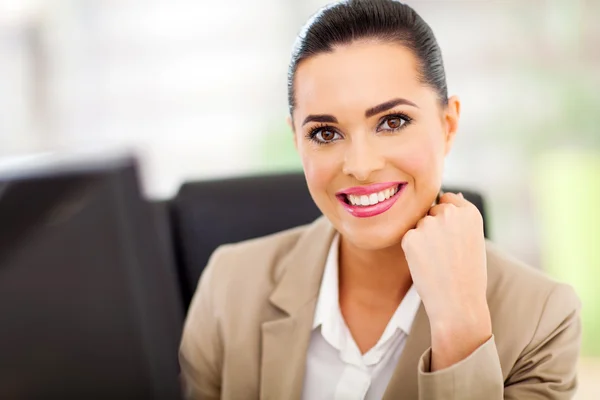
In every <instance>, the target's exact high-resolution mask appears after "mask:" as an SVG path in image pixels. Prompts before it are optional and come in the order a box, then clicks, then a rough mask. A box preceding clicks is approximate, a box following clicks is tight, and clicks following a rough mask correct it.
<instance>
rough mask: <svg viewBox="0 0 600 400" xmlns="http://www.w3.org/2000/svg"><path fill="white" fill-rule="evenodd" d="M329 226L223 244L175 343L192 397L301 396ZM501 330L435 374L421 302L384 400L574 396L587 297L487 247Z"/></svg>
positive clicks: (492, 303)
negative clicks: (581, 314)
mask: <svg viewBox="0 0 600 400" xmlns="http://www.w3.org/2000/svg"><path fill="white" fill-rule="evenodd" d="M333 235H334V229H333V227H332V226H331V224H330V223H329V221H328V220H326V219H325V218H324V217H321V218H319V219H317V220H316V221H315V222H314V223H312V224H310V225H308V226H305V227H299V228H295V229H292V230H288V231H284V232H280V233H277V234H274V235H271V236H267V237H263V238H259V239H253V240H250V241H246V242H242V243H238V244H232V245H225V246H222V247H220V248H219V249H217V250H216V251H215V253H214V254H213V255H212V257H211V259H210V261H209V264H208V266H207V268H206V270H205V272H204V273H203V275H202V278H201V279H200V283H199V286H198V289H197V291H196V294H195V296H194V299H193V301H192V304H191V307H190V310H189V313H188V316H187V320H186V323H185V327H184V333H183V338H182V342H181V348H180V364H181V371H182V379H183V383H184V386H185V391H186V395H187V398H190V399H219V398H221V399H232V400H233V399H236V400H237V399H240V400H242V399H243V400H247V399H265V400H266V399H268V400H288V399H299V398H300V397H301V394H302V387H303V381H304V371H305V360H306V353H307V349H308V344H309V339H310V334H311V328H312V322H313V314H314V310H315V305H316V301H317V295H318V292H319V287H320V282H321V276H322V274H323V270H324V266H325V259H326V257H327V253H328V250H329V246H330V243H331V240H332V238H333ZM487 246H488V248H487V261H488V281H489V283H488V295H487V297H488V302H489V307H490V311H491V315H492V323H493V334H494V336H493V337H492V339H490V340H489V341H488V342H487V343H486V344H484V345H482V346H481V347H480V348H479V349H477V350H476V351H475V352H474V353H473V354H471V355H470V356H469V357H468V358H467V359H465V360H463V361H461V362H459V363H458V364H456V365H454V366H452V367H450V368H447V369H445V370H442V371H437V372H434V373H429V371H428V370H427V368H428V365H429V357H430V351H431V349H430V346H431V342H430V340H431V338H430V328H429V320H428V318H427V314H426V312H425V310H424V308H423V305H421V307H420V309H419V311H418V312H417V315H416V317H415V321H414V324H413V326H412V329H411V332H410V335H409V337H408V339H407V343H406V347H405V348H404V352H403V353H402V356H401V358H400V360H399V362H398V365H397V367H396V369H395V372H394V375H393V376H392V378H391V381H390V383H389V385H388V388H387V391H386V393H385V396H384V399H386V400H387V399H422V400H424V399H461V400H470V399H473V400H475V399H477V400H481V399H486V400H488V399H503V398H504V399H570V398H572V397H573V395H574V391H575V387H576V363H577V358H578V352H579V343H580V333H581V325H580V319H579V309H580V302H579V300H578V298H577V296H576V295H575V293H574V291H573V290H572V289H571V288H570V287H569V286H567V285H564V284H560V283H557V282H554V281H552V280H550V279H549V278H547V277H546V276H544V275H543V274H542V273H540V272H538V271H536V270H534V269H532V268H529V267H527V266H525V265H523V264H521V263H519V262H517V261H515V260H513V259H511V258H508V257H507V256H505V255H504V254H502V253H501V252H499V251H498V250H497V249H496V248H494V246H493V245H491V244H490V243H488V244H487Z"/></svg>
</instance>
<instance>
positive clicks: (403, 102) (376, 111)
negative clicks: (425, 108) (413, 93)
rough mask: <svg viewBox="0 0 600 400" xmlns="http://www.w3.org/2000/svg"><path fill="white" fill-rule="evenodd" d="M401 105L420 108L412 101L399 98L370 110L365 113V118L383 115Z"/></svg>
mask: <svg viewBox="0 0 600 400" xmlns="http://www.w3.org/2000/svg"><path fill="white" fill-rule="evenodd" d="M399 105H406V106H412V107H416V108H419V106H417V105H416V104H415V103H413V102H412V101H410V100H406V99H402V98H397V99H392V100H389V101H386V102H385V103H381V104H379V105H377V106H375V107H371V108H369V109H368V110H367V111H365V117H367V118H370V117H372V116H374V115H377V114H379V113H382V112H384V111H387V110H389V109H391V108H394V107H396V106H399Z"/></svg>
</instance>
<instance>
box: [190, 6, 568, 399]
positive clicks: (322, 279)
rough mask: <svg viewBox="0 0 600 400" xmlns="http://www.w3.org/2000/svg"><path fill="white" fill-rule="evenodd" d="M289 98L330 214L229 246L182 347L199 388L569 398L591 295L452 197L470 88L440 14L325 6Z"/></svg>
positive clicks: (308, 33) (305, 394) (297, 138)
mask: <svg viewBox="0 0 600 400" xmlns="http://www.w3.org/2000/svg"><path fill="white" fill-rule="evenodd" d="M288 95H289V97H288V101H289V118H288V123H289V125H290V127H291V129H292V130H293V132H294V143H295V145H296V148H297V150H298V153H299V155H300V158H301V160H302V166H303V170H304V174H305V177H306V182H307V184H308V188H309V191H310V194H311V196H312V198H313V199H314V201H315V203H316V204H317V206H318V207H319V209H320V210H321V211H322V213H323V215H324V216H323V217H321V218H319V219H318V220H317V221H315V222H314V223H313V224H311V225H309V226H305V227H299V228H296V229H293V230H290V231H285V232H281V233H278V234H275V235H272V236H269V237H265V238H260V239H257V240H252V241H249V242H243V243H238V244H235V245H226V246H223V247H221V248H219V249H218V250H217V251H216V252H215V254H214V255H213V257H212V258H211V261H210V262H209V265H208V267H207V269H206V271H205V273H204V274H203V276H202V278H201V282H200V284H199V287H198V290H197V292H196V294H195V297H194V300H193V302H192V305H191V307H190V311H189V315H188V318H187V322H186V326H185V330H184V336H183V339H182V344H181V353H180V359H181V366H182V375H183V380H184V382H185V385H186V389H187V393H188V396H189V398H199V399H206V398H209V399H217V398H228V399H229V398H231V399H235V398H259V397H260V398H273V399H300V398H302V399H306V400H309V399H310V400H318V399H340V400H341V399H381V398H386V399H388V398H389V399H396V398H404V399H413V398H415V399H416V398H419V399H438V398H440V399H441V398H460V399H467V400H468V399H482V398H491V399H502V398H519V399H520V398H544V399H565V398H569V397H571V396H572V395H573V393H574V390H575V383H576V378H575V365H576V362H577V357H578V350H579V335H580V323H579V301H578V299H577V296H576V295H575V294H574V292H573V290H572V289H571V288H570V287H569V286H566V285H564V284H560V283H557V282H554V281H552V280H550V279H549V278H547V277H545V276H543V275H542V274H540V273H539V272H536V271H534V270H532V269H530V268H529V267H527V266H524V265H522V264H520V263H519V262H516V261H514V260H512V259H511V258H510V257H507V256H505V255H504V254H502V253H501V252H499V251H498V250H497V249H496V248H495V247H494V246H493V245H492V244H490V243H487V242H486V241H485V239H484V235H483V223H482V217H481V215H480V214H479V213H478V211H477V209H476V207H475V206H473V205H472V204H471V203H469V202H468V201H466V200H465V199H464V198H463V197H462V195H460V194H452V193H445V194H442V195H440V187H441V184H442V173H443V170H444V162H445V158H446V156H447V154H448V153H449V152H450V150H451V148H452V144H453V142H454V139H455V136H456V134H457V131H458V122H459V117H460V101H459V99H458V98H457V97H448V94H447V89H446V78H445V73H444V67H443V62H442V56H441V51H440V49H439V47H438V44H437V42H436V39H435V37H434V35H433V32H432V31H431V29H430V28H429V26H428V25H427V24H426V23H425V22H424V21H423V20H422V19H421V18H420V17H419V16H418V15H417V14H416V13H415V12H414V10H412V9H411V8H410V7H408V6H406V5H404V4H402V3H400V2H396V1H391V0H376V1H359V0H354V1H352V0H351V1H344V2H340V3H335V4H332V5H330V6H327V7H325V8H323V9H321V10H320V11H318V12H317V13H316V14H315V15H314V16H313V17H312V18H311V19H310V20H309V21H308V22H307V24H306V25H305V26H304V28H303V29H302V30H301V32H300V34H299V36H298V39H297V42H296V44H295V46H294V50H293V53H292V59H291V63H290V68H289V74H288ZM249 212H251V210H249Z"/></svg>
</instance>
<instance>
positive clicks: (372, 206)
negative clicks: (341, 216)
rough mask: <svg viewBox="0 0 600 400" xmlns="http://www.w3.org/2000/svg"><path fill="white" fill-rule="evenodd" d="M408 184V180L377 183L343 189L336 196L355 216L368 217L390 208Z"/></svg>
mask: <svg viewBox="0 0 600 400" xmlns="http://www.w3.org/2000/svg"><path fill="white" fill-rule="evenodd" d="M406 186H407V183H406V182H388V183H376V184H373V185H369V186H357V187H353V188H349V189H346V190H342V191H340V192H338V193H337V194H336V197H337V199H338V200H339V201H340V202H341V203H342V205H343V207H344V209H346V211H348V212H349V213H350V214H352V215H353V216H355V217H358V218H368V217H374V216H376V215H379V214H383V213H384V212H386V211H387V210H389V209H390V208H391V207H392V206H393V205H394V203H395V202H396V200H398V198H399V197H400V195H401V194H402V192H403V191H404V188H405V187H406Z"/></svg>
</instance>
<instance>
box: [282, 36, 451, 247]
mask: <svg viewBox="0 0 600 400" xmlns="http://www.w3.org/2000/svg"><path fill="white" fill-rule="evenodd" d="M294 84H295V96H296V97H295V100H296V108H295V110H294V113H293V122H292V124H293V130H294V134H295V141H296V147H297V149H298V152H299V154H300V157H301V159H302V164H303V167H304V173H305V176H306V181H307V184H308V188H309V190H310V193H311V195H312V197H313V199H314V201H315V203H316V204H317V206H318V207H319V208H320V210H321V211H322V212H323V214H324V215H325V216H326V217H327V218H328V219H329V220H330V221H331V222H332V224H333V225H334V226H335V228H336V229H337V230H338V231H339V232H340V233H341V234H342V236H343V237H344V239H345V240H348V241H349V242H351V243H352V244H353V245H355V246H357V247H359V248H363V249H371V250H375V249H381V248H386V247H389V246H392V245H395V244H397V243H399V242H400V241H401V240H402V237H403V236H404V234H405V233H406V232H407V231H408V230H409V229H411V228H413V227H414V226H415V224H416V223H417V221H418V220H419V219H420V218H422V217H423V216H424V215H425V214H426V213H427V211H428V210H429V208H430V207H431V205H432V203H433V202H434V201H435V198H436V196H437V194H438V192H439V189H440V186H441V179H442V172H443V167H444V158H445V155H446V154H447V153H448V151H449V150H450V147H451V144H452V140H453V138H454V133H455V132H456V128H457V123H458V114H459V103H458V100H457V99H455V98H451V99H450V101H449V105H448V107H442V106H441V105H440V103H439V100H438V97H437V93H436V91H435V90H434V89H432V88H430V87H427V86H425V85H423V84H422V83H421V82H420V80H419V79H418V69H417V59H416V58H415V57H414V56H413V54H412V53H411V52H410V51H409V50H408V49H406V48H405V47H403V46H401V45H398V44H386V43H379V42H374V41H361V42H355V43H352V44H350V45H344V46H340V47H337V48H336V49H335V50H334V51H333V52H331V53H322V54H318V55H316V56H313V57H311V58H308V59H306V60H304V61H303V62H302V63H300V65H299V67H298V69H297V72H296V77H295V82H294Z"/></svg>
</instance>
